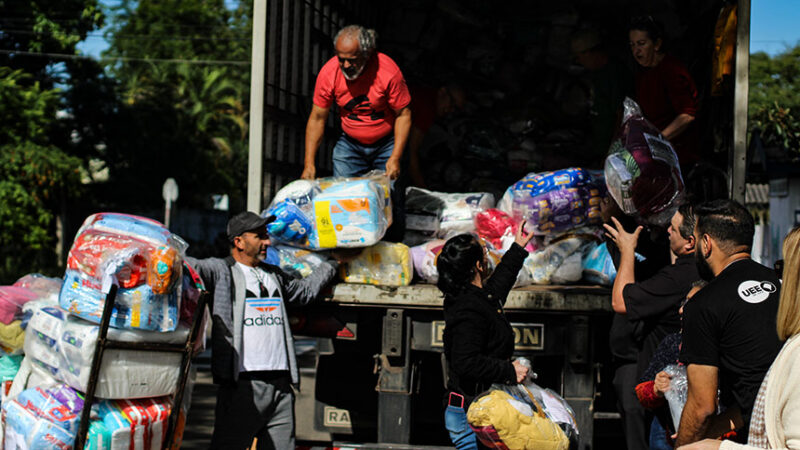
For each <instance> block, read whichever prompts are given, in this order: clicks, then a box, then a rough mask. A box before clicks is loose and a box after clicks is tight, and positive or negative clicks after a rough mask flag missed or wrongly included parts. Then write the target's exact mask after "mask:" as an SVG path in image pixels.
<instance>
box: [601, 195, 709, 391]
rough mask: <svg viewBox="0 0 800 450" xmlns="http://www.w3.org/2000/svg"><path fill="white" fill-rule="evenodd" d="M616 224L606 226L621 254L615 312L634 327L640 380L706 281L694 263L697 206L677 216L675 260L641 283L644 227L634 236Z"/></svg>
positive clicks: (672, 231) (671, 231)
mask: <svg viewBox="0 0 800 450" xmlns="http://www.w3.org/2000/svg"><path fill="white" fill-rule="evenodd" d="M614 225H615V226H614V227H612V226H610V225H605V228H606V231H607V234H608V236H609V238H610V239H611V240H612V241H614V242H615V243H616V244H617V247H618V248H619V252H620V261H619V268H618V269H617V278H616V279H615V280H614V287H613V288H612V291H611V305H612V307H613V308H614V312H616V313H618V314H624V315H625V316H626V317H627V318H628V320H630V321H631V323H632V324H633V327H634V330H635V331H634V339H635V341H636V343H637V346H638V348H639V356H638V359H637V378H638V377H640V376H641V375H642V374H643V373H644V371H645V370H646V369H647V366H648V365H649V364H650V360H651V359H652V357H653V353H654V352H655V350H656V348H657V347H658V344H659V343H660V342H661V341H662V340H663V339H664V337H666V336H667V335H668V334H671V333H676V332H677V331H678V330H680V326H681V319H680V314H678V309H679V308H680V307H681V302H683V300H684V299H685V298H686V294H688V293H689V290H690V289H691V288H692V283H694V282H695V281H697V280H699V279H700V275H699V274H698V273H697V265H696V264H695V260H694V249H695V238H694V235H693V232H694V215H693V214H692V209H691V206H690V205H689V204H684V205H682V206H681V207H680V208H679V209H678V211H677V212H676V213H675V214H674V215H673V216H672V220H671V221H670V226H669V228H668V229H667V234H668V235H669V248H670V251H672V253H673V254H674V255H675V257H676V259H675V262H674V263H672V264H670V265H668V266H665V267H663V268H661V269H660V270H659V271H658V272H656V273H655V274H654V275H653V276H651V277H650V278H647V279H645V280H640V281H636V279H635V276H634V264H635V260H636V258H635V256H634V255H635V249H636V243H637V241H638V238H639V233H640V232H641V229H642V227H641V226H640V227H638V228H637V229H636V230H635V231H634V232H633V233H628V232H627V231H625V229H623V227H622V225H620V223H619V222H618V221H616V219H614Z"/></svg>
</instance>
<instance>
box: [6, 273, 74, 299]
mask: <svg viewBox="0 0 800 450" xmlns="http://www.w3.org/2000/svg"><path fill="white" fill-rule="evenodd" d="M62 282H63V280H61V278H52V277H46V276H44V275H42V274H40V273H29V274H27V275H25V276H23V277H21V278H20V279H19V280H17V281H15V282H14V286H17V287H21V288H25V289H29V290H31V291H33V292H35V293H36V294H37V295H38V296H39V298H50V299H53V300H55V301H58V293H59V292H61V283H62Z"/></svg>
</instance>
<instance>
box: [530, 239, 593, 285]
mask: <svg viewBox="0 0 800 450" xmlns="http://www.w3.org/2000/svg"><path fill="white" fill-rule="evenodd" d="M585 242H586V239H584V238H582V237H574V236H573V237H568V238H566V239H561V240H559V241H556V242H553V243H551V244H550V245H548V246H546V247H544V248H543V249H541V250H537V251H535V252H533V253H530V254H529V255H528V257H527V258H525V261H524V262H523V264H522V271H527V274H526V275H525V276H524V277H522V278H521V277H520V276H518V277H517V280H518V283H519V282H524V281H527V280H529V282H530V283H532V284H548V283H550V282H551V281H552V280H551V278H552V276H553V274H554V273H555V272H556V270H558V268H559V267H561V265H562V264H563V263H564V261H566V260H567V258H569V257H570V256H571V255H572V254H573V253H575V252H577V251H578V250H579V249H580V248H581V247H582V246H583V245H584V243H585ZM518 286H524V284H519V285H518Z"/></svg>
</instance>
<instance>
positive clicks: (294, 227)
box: [262, 180, 320, 245]
mask: <svg viewBox="0 0 800 450" xmlns="http://www.w3.org/2000/svg"><path fill="white" fill-rule="evenodd" d="M319 190H320V189H319V185H318V184H317V183H316V182H314V181H309V180H295V181H292V182H291V183H289V184H287V185H286V186H284V187H283V188H282V189H281V190H280V191H278V193H277V194H276V195H275V198H274V199H273V200H272V203H271V204H270V206H269V208H267V209H266V210H265V211H264V213H263V214H262V215H263V216H264V217H269V216H270V215H274V216H275V220H274V221H273V222H271V223H269V224H267V232H268V233H269V235H270V237H271V238H273V239H275V240H277V241H279V242H287V243H294V244H297V245H304V244H305V243H306V242H307V241H308V236H309V233H310V232H311V228H312V227H313V226H314V202H313V198H314V197H315V196H316V195H317V194H318V193H319Z"/></svg>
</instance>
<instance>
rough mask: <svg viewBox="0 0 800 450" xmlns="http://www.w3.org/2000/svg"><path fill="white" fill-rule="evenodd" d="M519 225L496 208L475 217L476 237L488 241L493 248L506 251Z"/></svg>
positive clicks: (512, 241)
mask: <svg viewBox="0 0 800 450" xmlns="http://www.w3.org/2000/svg"><path fill="white" fill-rule="evenodd" d="M518 228H519V224H518V223H517V221H516V220H514V218H512V217H511V216H509V215H508V214H507V213H505V212H503V211H500V210H499V209H496V208H489V209H487V210H486V211H482V212H479V213H478V214H476V215H475V230H476V231H477V232H478V236H480V237H482V238H483V239H485V240H487V241H489V242H490V243H491V244H492V246H493V247H494V248H497V249H501V250H504V251H505V250H508V249H509V247H511V244H512V243H514V236H515V235H516V233H517V229H518Z"/></svg>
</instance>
